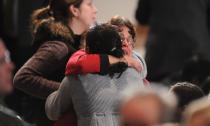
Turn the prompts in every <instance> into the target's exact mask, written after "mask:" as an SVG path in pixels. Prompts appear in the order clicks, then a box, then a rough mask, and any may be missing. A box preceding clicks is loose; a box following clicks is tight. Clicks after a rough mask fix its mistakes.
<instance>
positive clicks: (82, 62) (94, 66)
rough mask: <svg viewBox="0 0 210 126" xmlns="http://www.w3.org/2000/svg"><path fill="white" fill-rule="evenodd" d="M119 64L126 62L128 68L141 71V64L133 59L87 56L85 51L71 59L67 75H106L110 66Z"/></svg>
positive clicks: (98, 55) (100, 55) (126, 57)
mask: <svg viewBox="0 0 210 126" xmlns="http://www.w3.org/2000/svg"><path fill="white" fill-rule="evenodd" d="M118 62H125V63H127V64H128V66H130V67H133V68H135V69H136V70H137V71H141V66H140V64H139V62H138V61H137V60H136V59H134V58H132V57H129V56H124V57H123V58H116V57H114V56H111V55H105V54H104V55H103V54H87V53H86V52H85V51H84V50H79V51H77V52H76V53H74V54H73V55H72V56H71V58H70V59H69V61H68V63H67V66H66V73H65V74H66V75H69V74H86V73H100V74H106V73H107V72H108V68H109V66H110V65H112V64H116V63H118Z"/></svg>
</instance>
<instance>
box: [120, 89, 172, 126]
mask: <svg viewBox="0 0 210 126" xmlns="http://www.w3.org/2000/svg"><path fill="white" fill-rule="evenodd" d="M123 94H124V102H123V104H122V108H121V119H122V123H123V126H134V125H143V124H144V125H145V126H153V125H158V124H162V123H165V122H168V121H170V120H171V118H172V116H173V111H174V110H175V107H176V97H175V95H173V94H169V93H168V89H167V88H165V87H157V86H152V87H149V88H143V89H133V88H131V89H129V88H127V89H126V90H125V91H124V93H123Z"/></svg>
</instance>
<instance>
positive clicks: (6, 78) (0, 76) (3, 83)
mask: <svg viewBox="0 0 210 126" xmlns="http://www.w3.org/2000/svg"><path fill="white" fill-rule="evenodd" d="M13 70H14V65H13V63H12V62H11V60H10V56H9V51H8V50H7V49H6V47H5V45H4V43H3V41H2V40H1V39H0V95H5V94H8V93H10V92H11V91H12V89H13V87H12V77H13Z"/></svg>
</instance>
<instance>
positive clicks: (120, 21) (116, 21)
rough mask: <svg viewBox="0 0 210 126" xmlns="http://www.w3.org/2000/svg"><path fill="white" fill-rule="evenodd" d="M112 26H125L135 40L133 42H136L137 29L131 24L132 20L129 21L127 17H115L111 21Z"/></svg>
mask: <svg viewBox="0 0 210 126" xmlns="http://www.w3.org/2000/svg"><path fill="white" fill-rule="evenodd" d="M109 23H110V24H112V25H116V26H118V27H122V26H125V27H127V28H128V29H129V33H130V35H131V36H132V38H133V41H134V42H135V41H136V31H135V27H134V26H133V24H132V23H131V22H130V20H128V19H127V18H125V17H121V16H114V17H112V18H111V20H110V21H109Z"/></svg>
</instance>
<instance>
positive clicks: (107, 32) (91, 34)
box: [86, 24, 128, 77]
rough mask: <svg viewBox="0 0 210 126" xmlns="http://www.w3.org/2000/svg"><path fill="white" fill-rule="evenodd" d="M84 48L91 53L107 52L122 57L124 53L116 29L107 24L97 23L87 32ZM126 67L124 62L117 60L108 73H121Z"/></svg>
mask: <svg viewBox="0 0 210 126" xmlns="http://www.w3.org/2000/svg"><path fill="white" fill-rule="evenodd" d="M86 48H87V51H88V53H91V54H98V53H99V54H108V55H113V56H115V57H118V58H122V57H123V54H124V52H123V50H122V42H121V38H120V35H119V33H118V29H117V28H116V27H114V26H112V25H109V24H101V25H97V26H95V27H93V28H92V29H90V30H89V31H88V32H87V34H86ZM127 67H128V66H127V64H126V63H124V62H119V63H117V64H113V65H111V66H110V68H109V70H108V73H109V75H110V76H111V77H112V76H113V75H114V73H122V72H123V71H125V70H126V68H127ZM120 75H121V74H120ZM120 75H119V76H120Z"/></svg>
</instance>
